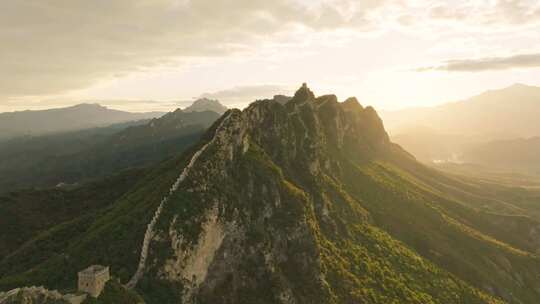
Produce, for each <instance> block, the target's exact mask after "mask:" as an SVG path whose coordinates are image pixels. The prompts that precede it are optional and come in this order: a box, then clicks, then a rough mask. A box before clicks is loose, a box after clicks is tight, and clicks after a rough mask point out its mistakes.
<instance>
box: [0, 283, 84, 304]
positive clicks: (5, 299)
mask: <svg viewBox="0 0 540 304" xmlns="http://www.w3.org/2000/svg"><path fill="white" fill-rule="evenodd" d="M85 299H86V295H84V294H83V295H74V294H67V295H63V294H61V293H59V292H58V291H56V290H48V289H45V288H44V287H43V286H39V287H38V286H31V287H22V288H16V289H12V290H10V291H7V292H0V304H63V303H65V304H80V303H82V302H83V301H84V300H85Z"/></svg>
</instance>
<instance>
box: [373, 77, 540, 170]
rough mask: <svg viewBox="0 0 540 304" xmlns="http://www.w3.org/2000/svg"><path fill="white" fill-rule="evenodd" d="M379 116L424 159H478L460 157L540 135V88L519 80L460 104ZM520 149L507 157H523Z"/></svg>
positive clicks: (397, 139) (395, 136) (399, 140)
mask: <svg viewBox="0 0 540 304" xmlns="http://www.w3.org/2000/svg"><path fill="white" fill-rule="evenodd" d="M381 116H382V118H383V120H384V122H385V124H386V125H387V126H388V129H389V133H390V135H391V138H392V140H393V141H395V142H396V143H398V144H400V145H401V146H403V148H405V149H406V150H407V151H409V152H411V153H412V154H413V155H415V156H416V157H417V158H418V159H420V160H422V161H426V162H431V161H471V160H479V158H477V157H472V156H470V157H468V158H467V159H463V158H462V156H463V154H464V153H465V152H466V151H468V153H472V152H471V151H473V150H475V149H477V150H478V149H480V150H481V149H482V148H481V146H482V145H484V144H487V143H488V142H491V141H501V140H515V141H508V142H506V144H510V145H513V144H520V143H521V141H520V140H518V138H529V137H535V136H540V120H539V117H540V87H535V86H528V85H523V84H515V85H512V86H510V87H507V88H504V89H500V90H492V91H487V92H484V93H482V94H480V95H477V96H474V97H471V98H469V99H466V100H463V101H459V102H454V103H448V104H443V105H441V106H437V107H432V108H411V109H405V110H400V111H393V112H392V111H391V112H388V111H386V112H382V113H381ZM495 146H496V144H495V145H492V146H491V148H494V147H495ZM475 147H477V148H475ZM478 151H479V150H478ZM521 152H523V153H525V152H526V151H525V150H523V149H522V150H519V149H518V150H515V151H514V154H513V155H510V154H506V155H508V156H512V157H513V158H516V159H518V158H522V156H523V157H525V155H522V156H520V154H519V153H521ZM475 155H478V154H477V153H475ZM499 155H502V154H499ZM514 168H517V167H514Z"/></svg>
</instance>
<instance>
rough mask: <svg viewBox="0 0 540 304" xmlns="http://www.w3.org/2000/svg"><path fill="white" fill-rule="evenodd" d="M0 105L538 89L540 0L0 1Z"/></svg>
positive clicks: (163, 104) (428, 102) (443, 98)
mask: <svg viewBox="0 0 540 304" xmlns="http://www.w3.org/2000/svg"><path fill="white" fill-rule="evenodd" d="M0 43H1V47H0V112H6V111H18V110H25V109H45V108H52V107H62V106H69V105H73V104H77V103H81V102H98V103H101V104H103V105H106V106H108V107H111V108H116V109H123V110H129V111H138V112H140V111H170V110H173V109H175V108H177V107H185V106H187V105H189V103H191V102H192V101H193V100H194V99H196V98H199V97H210V98H216V99H219V100H220V101H221V102H222V103H224V104H225V105H227V106H229V107H240V108H241V107H244V106H246V105H247V104H248V103H249V102H251V101H253V100H255V99H258V98H266V97H272V96H273V95H275V94H292V93H293V92H294V91H295V89H296V88H298V87H299V86H300V85H301V83H302V82H307V83H308V85H309V86H310V88H311V89H312V90H313V91H314V92H315V93H316V94H317V95H322V94H328V93H333V94H336V95H337V96H338V98H340V99H342V100H343V99H345V98H347V97H349V96H356V97H357V98H358V99H359V100H360V102H361V103H362V104H364V105H373V106H374V107H375V108H376V109H401V108H406V107H414V106H432V105H437V104H440V103H444V102H448V101H454V100H459V99H463V98H466V97H468V96H472V95H475V94H478V93H480V92H483V91H485V90H489V89H496V88H502V87H505V86H510V85H512V84H514V83H524V84H528V85H540V1H527V0H522V1H515V0H489V1H487V0H486V1H484V0H475V1H462V0H448V1H431V0H364V1H360V0H356V1H353V0H272V1H268V0H93V1H87V0H34V1H32V0H28V1H1V2H0Z"/></svg>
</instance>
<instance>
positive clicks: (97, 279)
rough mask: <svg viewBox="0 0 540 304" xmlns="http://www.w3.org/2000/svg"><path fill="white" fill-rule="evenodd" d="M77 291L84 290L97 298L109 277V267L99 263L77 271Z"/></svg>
mask: <svg viewBox="0 0 540 304" xmlns="http://www.w3.org/2000/svg"><path fill="white" fill-rule="evenodd" d="M78 276H79V284H78V285H79V291H83V292H86V293H88V294H90V296H92V297H94V298H97V297H98V296H99V295H100V294H101V292H102V291H103V288H104V287H105V284H106V283H107V281H109V279H110V278H111V277H110V275H109V267H105V266H101V265H92V266H90V267H88V268H86V269H84V270H81V271H79V273H78Z"/></svg>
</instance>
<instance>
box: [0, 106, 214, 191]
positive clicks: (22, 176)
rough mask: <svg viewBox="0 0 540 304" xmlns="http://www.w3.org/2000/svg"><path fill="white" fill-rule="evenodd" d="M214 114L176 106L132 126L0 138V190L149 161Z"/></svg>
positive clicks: (179, 144)
mask: <svg viewBox="0 0 540 304" xmlns="http://www.w3.org/2000/svg"><path fill="white" fill-rule="evenodd" d="M218 118H219V114H217V113H215V112H211V111H204V112H191V113H186V112H183V111H182V110H180V109H178V110H176V111H174V112H170V113H167V114H165V115H163V116H162V117H160V118H154V119H152V120H150V121H148V120H146V121H142V122H140V123H136V124H135V123H133V122H131V123H124V124H123V125H117V124H115V125H112V126H110V127H105V128H97V129H86V130H81V131H73V132H67V133H59V134H52V135H44V136H37V137H18V138H15V139H12V140H7V141H4V142H0V192H4V191H7V190H13V189H19V188H31V187H47V186H54V185H56V184H58V183H76V182H81V181H85V180H88V179H92V178H98V177H103V176H106V175H109V174H112V173H115V172H118V171H120V170H124V169H127V168H131V167H141V166H147V165H150V164H153V163H155V162H158V161H160V160H163V159H164V158H166V157H168V156H171V155H175V154H177V153H180V152H182V151H184V150H185V149H186V148H187V147H189V146H190V145H191V144H193V143H194V142H196V141H197V140H199V137H200V136H201V134H202V133H203V132H204V131H205V130H206V128H207V127H208V126H210V125H211V124H212V123H213V122H214V121H215V120H216V119H218ZM133 124H135V125H133Z"/></svg>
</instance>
